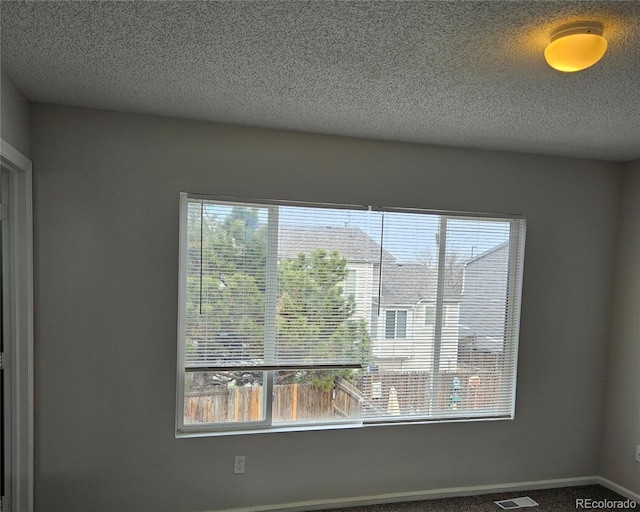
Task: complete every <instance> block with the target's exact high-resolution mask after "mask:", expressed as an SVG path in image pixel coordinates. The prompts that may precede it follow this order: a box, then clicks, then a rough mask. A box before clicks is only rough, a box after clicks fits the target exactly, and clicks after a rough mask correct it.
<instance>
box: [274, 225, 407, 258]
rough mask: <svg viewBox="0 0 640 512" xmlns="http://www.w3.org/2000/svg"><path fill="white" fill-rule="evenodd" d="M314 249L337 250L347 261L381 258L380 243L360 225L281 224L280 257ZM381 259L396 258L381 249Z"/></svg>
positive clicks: (287, 256)
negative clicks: (356, 226) (291, 225)
mask: <svg viewBox="0 0 640 512" xmlns="http://www.w3.org/2000/svg"><path fill="white" fill-rule="evenodd" d="M316 249H326V250H327V251H338V253H340V254H341V255H342V256H343V257H345V258H347V260H348V261H352V262H371V263H377V262H378V261H380V245H379V244H378V243H376V242H375V241H374V240H373V239H372V238H371V237H370V236H369V235H367V234H366V233H365V232H364V231H362V230H361V229H360V228H343V227H330V226H327V227H319V228H306V227H305V228H291V227H282V226H281V227H280V236H279V238H278V255H279V256H280V257H281V258H295V257H296V256H297V255H298V254H300V253H304V254H311V252H313V251H314V250H316ZM382 258H383V261H392V262H395V258H394V257H393V255H392V254H391V253H390V252H388V251H386V250H383V251H382Z"/></svg>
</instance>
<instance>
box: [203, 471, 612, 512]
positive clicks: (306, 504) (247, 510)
mask: <svg viewBox="0 0 640 512" xmlns="http://www.w3.org/2000/svg"><path fill="white" fill-rule="evenodd" d="M603 480H604V479H603V478H602V477H598V476H584V477H577V478H558V479H551V480H538V481H527V482H512V483H508V484H495V485H474V486H468V487H448V488H444V489H433V490H427V491H415V492H399V493H386V494H377V495H371V496H358V497H354V498H342V499H326V500H311V501H298V502H294V503H279V504H272V505H257V506H255V507H242V508H233V509H224V510H216V511H214V510H213V509H211V510H209V511H203V512H269V511H275V510H278V511H280V510H281V511H287V512H298V511H308V510H324V509H332V508H345V507H360V506H365V505H377V504H382V503H400V502H406V501H421V500H434V499H439V498H455V497H458V496H477V495H483V494H495V493H501V492H506V491H509V492H511V491H513V492H519V491H530V490H536V489H553V488H559V487H577V486H581V485H596V484H602V485H603V486H605V487H606V485H605V484H604V483H602V482H603ZM612 485H615V484H612ZM620 489H622V488H620ZM612 490H614V491H615V492H618V493H619V494H622V492H621V491H620V490H617V489H612Z"/></svg>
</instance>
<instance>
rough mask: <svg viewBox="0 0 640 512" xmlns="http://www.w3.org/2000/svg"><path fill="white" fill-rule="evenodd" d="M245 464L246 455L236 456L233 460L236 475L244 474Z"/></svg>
mask: <svg viewBox="0 0 640 512" xmlns="http://www.w3.org/2000/svg"><path fill="white" fill-rule="evenodd" d="M244 463H245V457H244V455H236V457H235V459H233V472H234V473H235V474H236V475H239V474H241V473H244Z"/></svg>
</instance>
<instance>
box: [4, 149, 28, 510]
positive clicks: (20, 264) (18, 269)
mask: <svg viewBox="0 0 640 512" xmlns="http://www.w3.org/2000/svg"><path fill="white" fill-rule="evenodd" d="M0 158H1V160H2V165H3V166H4V167H5V168H7V169H8V170H9V171H10V172H11V173H12V179H11V180H10V181H11V189H10V193H11V195H12V200H13V203H12V205H11V206H12V209H11V212H10V213H9V222H10V226H11V230H12V235H11V236H12V241H13V247H10V250H11V258H12V262H11V276H12V287H13V290H12V299H13V302H14V304H12V305H11V307H12V311H11V321H12V324H13V333H14V336H12V338H11V339H10V340H9V343H10V344H11V352H12V355H11V359H12V360H11V363H10V364H11V365H12V372H11V379H12V382H11V393H12V414H11V422H12V425H11V443H12V466H11V471H12V488H11V500H10V501H11V509H12V510H20V511H26V512H32V511H33V459H34V447H33V206H32V175H31V161H30V160H29V159H28V158H27V157H25V156H24V155H23V154H22V153H20V152H19V151H18V150H17V149H15V148H14V147H13V146H11V144H9V143H8V142H6V141H5V140H4V139H0Z"/></svg>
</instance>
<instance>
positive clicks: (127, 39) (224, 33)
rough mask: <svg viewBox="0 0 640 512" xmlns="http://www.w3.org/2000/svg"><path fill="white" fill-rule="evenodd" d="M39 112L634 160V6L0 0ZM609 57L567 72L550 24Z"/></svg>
mask: <svg viewBox="0 0 640 512" xmlns="http://www.w3.org/2000/svg"><path fill="white" fill-rule="evenodd" d="M1 9H2V12H1V14H2V47H1V48H2V65H3V66H4V69H5V71H7V73H8V74H9V75H10V76H11V77H12V78H13V80H14V81H15V83H16V84H17V85H18V87H20V88H21V89H22V90H23V92H24V93H25V95H26V96H27V98H28V99H29V100H31V101H37V102H50V103H59V104H64V105H79V106H87V107H95V108H101V109H109V110H118V111H130V112H142V113H151V114H159V115H166V116H173V117H182V118H189V119H201V120H210V121H216V122H222V123H233V124H242V125H249V126H260V127H270V128H281V129H288V130H296V131H305V132H315V133H326V134H337V135H346V136H355V137H367V138H374V139H386V140H398V141H409V142H421V143H429V144H441V145H449V146H460V147H470V148H482V149H498V150H509V151H522V152H528V153H541V154H552V155H565V156H573V157H584V158H595V159H605V160H614V161H628V160H634V159H638V158H640V2H638V1H634V2H628V1H614V2H599V1H580V2H561V1H554V2H541V1H533V2H531V1H529V2H523V1H506V2H504V1H503V2H498V1H492V2H482V1H464V2H463V1H451V2H444V1H435V2H434V1H429V2H427V1H403V2H398V1H392V0H384V1H371V2H367V1H328V0H317V1H312V2H306V1H277V0H261V1H253V2H252V1H226V2H213V1H207V2H190V1H165V2H134V1H124V2H121V1H109V2H96V1H90V2H89V1H69V2H42V1H36V2H13V1H2V3H1ZM585 19H586V20H597V21H601V22H602V23H603V24H604V27H605V28H604V35H605V37H606V38H607V39H608V41H609V50H608V52H607V54H606V55H605V56H604V58H603V59H602V61H601V62H600V63H598V64H597V65H596V66H594V67H592V68H590V69H587V70H585V71H582V72H579V73H571V74H562V73H559V72H557V71H554V70H552V69H551V68H549V67H548V66H547V65H546V63H545V61H544V58H543V55H542V52H543V50H544V47H545V45H546V43H547V42H548V39H549V34H550V32H551V31H552V29H553V28H555V27H556V26H557V25H559V24H562V23H567V22H571V21H579V20H585Z"/></svg>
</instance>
